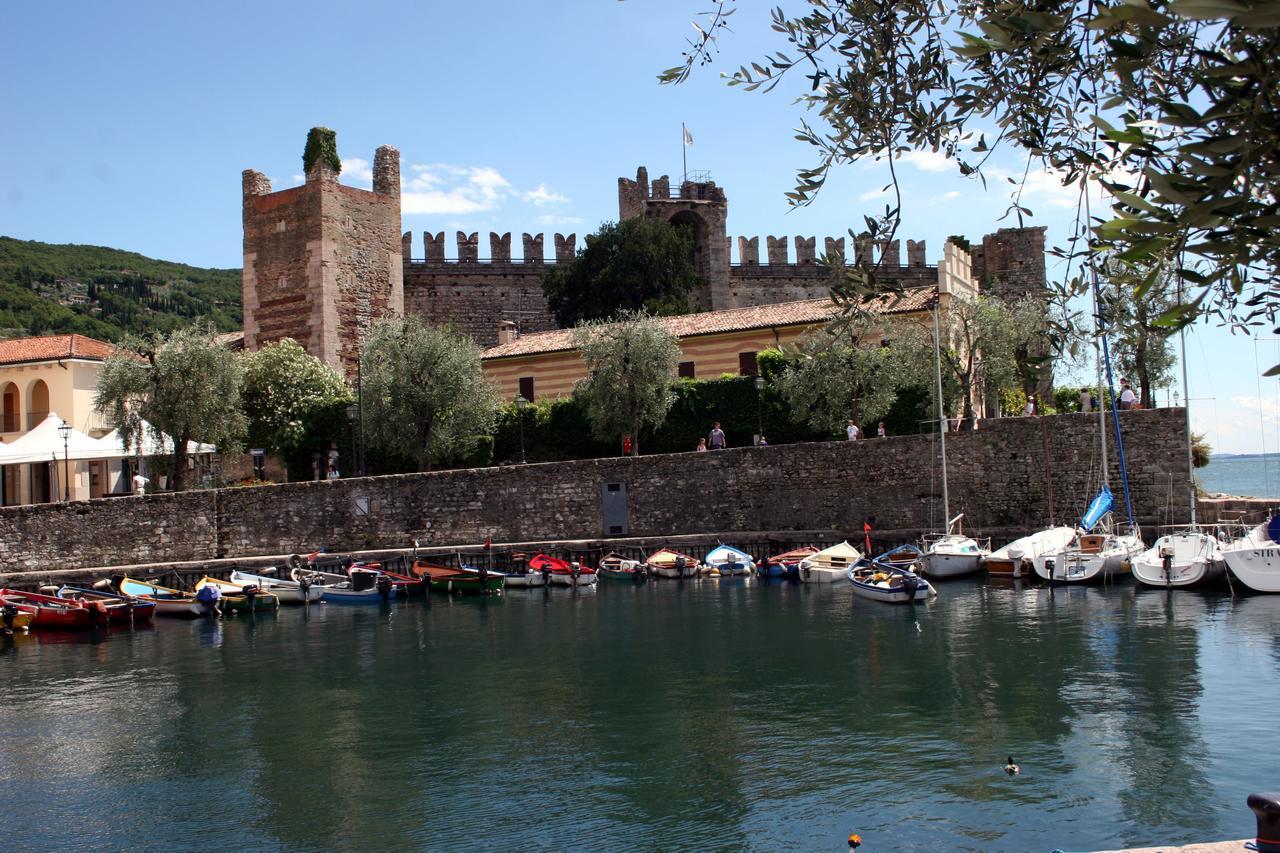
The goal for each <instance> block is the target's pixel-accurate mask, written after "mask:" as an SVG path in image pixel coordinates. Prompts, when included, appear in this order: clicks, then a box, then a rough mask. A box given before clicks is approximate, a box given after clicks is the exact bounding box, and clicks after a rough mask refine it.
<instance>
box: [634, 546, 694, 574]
mask: <svg viewBox="0 0 1280 853" xmlns="http://www.w3.org/2000/svg"><path fill="white" fill-rule="evenodd" d="M644 562H645V565H646V566H648V567H649V569H650V571H651V572H652V573H653V574H655V575H657V576H658V577H660V578H696V577H697V576H698V570H699V569H700V568H701V566H702V564H701V563H699V562H698V560H697V558H695V557H690V556H689V555H688V554H681V553H680V552H679V551H672V550H671V549H670V548H661V549H659V550H657V551H655V552H653V553H652V554H650V555H649V559H647V560H645V561H644Z"/></svg>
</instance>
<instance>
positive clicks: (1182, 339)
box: [1178, 284, 1196, 527]
mask: <svg viewBox="0 0 1280 853" xmlns="http://www.w3.org/2000/svg"><path fill="white" fill-rule="evenodd" d="M1178 301H1179V302H1181V301H1182V286H1181V284H1179V286H1178ZM1178 347H1179V348H1180V349H1181V350H1182V416H1183V417H1184V418H1186V421H1187V494H1188V497H1189V498H1190V500H1191V526H1192V527H1194V526H1195V523H1196V477H1195V474H1193V473H1191V472H1192V471H1194V470H1195V465H1194V462H1195V460H1194V458H1193V456H1192V453H1191V395H1190V394H1189V393H1188V392H1187V333H1186V330H1185V329H1179V330H1178Z"/></svg>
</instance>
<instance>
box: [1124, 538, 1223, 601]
mask: <svg viewBox="0 0 1280 853" xmlns="http://www.w3.org/2000/svg"><path fill="white" fill-rule="evenodd" d="M1132 565H1133V577H1134V579H1135V580H1137V581H1138V582H1139V583H1141V584H1144V585H1145V586H1153V587H1160V588H1163V589H1189V588H1191V587H1197V586H1206V585H1208V584H1210V583H1213V582H1214V581H1219V580H1221V579H1222V576H1223V573H1224V572H1226V562H1225V560H1224V559H1223V555H1222V544H1221V542H1220V540H1219V539H1218V537H1217V536H1215V535H1213V534H1212V533H1210V532H1208V531H1206V530H1198V529H1195V528H1183V529H1179V530H1177V531H1174V532H1171V533H1166V534H1164V535H1163V536H1161V537H1160V538H1158V539H1156V541H1155V544H1153V545H1152V546H1151V547H1150V548H1148V549H1147V550H1145V551H1143V552H1142V553H1141V554H1139V555H1138V556H1136V557H1134V558H1133V561H1132Z"/></svg>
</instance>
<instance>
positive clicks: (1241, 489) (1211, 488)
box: [1196, 453, 1280, 498]
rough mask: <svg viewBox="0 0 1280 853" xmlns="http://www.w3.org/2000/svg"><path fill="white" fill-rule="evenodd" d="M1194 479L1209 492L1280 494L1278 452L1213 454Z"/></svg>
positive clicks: (1241, 494) (1251, 496) (1255, 496)
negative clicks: (1236, 454) (1238, 454)
mask: <svg viewBox="0 0 1280 853" xmlns="http://www.w3.org/2000/svg"><path fill="white" fill-rule="evenodd" d="M1196 479H1197V480H1199V481H1200V486H1201V488H1203V489H1204V490H1205V491H1206V492H1208V493H1210V494H1215V493H1218V492H1222V493H1225V494H1228V495H1238V496H1241V497H1250V498H1280V453H1251V454H1247V455H1240V456H1214V457H1213V458H1212V459H1210V460H1209V464H1208V465H1206V466H1205V467H1204V468H1201V469H1200V470H1198V471H1196Z"/></svg>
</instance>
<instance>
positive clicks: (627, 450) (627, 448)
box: [622, 433, 631, 456]
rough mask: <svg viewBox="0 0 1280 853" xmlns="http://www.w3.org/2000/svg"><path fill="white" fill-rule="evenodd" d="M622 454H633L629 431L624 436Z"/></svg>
mask: <svg viewBox="0 0 1280 853" xmlns="http://www.w3.org/2000/svg"><path fill="white" fill-rule="evenodd" d="M622 455H623V456H630V455H631V433H627V434H626V435H624V436H623V437H622Z"/></svg>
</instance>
